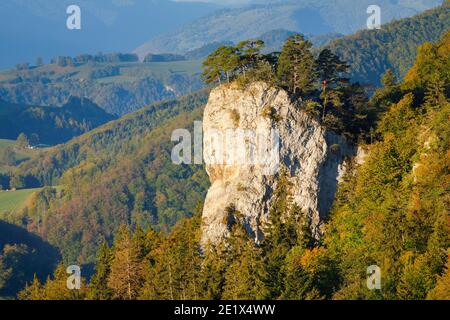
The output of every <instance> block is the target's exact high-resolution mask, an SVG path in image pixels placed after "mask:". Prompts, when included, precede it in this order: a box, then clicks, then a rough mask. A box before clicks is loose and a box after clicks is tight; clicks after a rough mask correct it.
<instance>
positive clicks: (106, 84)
mask: <svg viewBox="0 0 450 320" xmlns="http://www.w3.org/2000/svg"><path fill="white" fill-rule="evenodd" d="M37 60H38V61H36V63H22V64H18V65H17V66H16V68H15V69H12V70H5V71H1V72H0V99H2V100H4V101H7V102H11V103H15V104H20V105H39V106H55V107H61V106H63V105H64V104H65V103H66V101H67V100H68V99H69V98H70V97H71V96H75V97H85V98H88V99H89V100H91V101H92V102H94V103H95V104H97V105H98V106H99V107H101V108H102V109H104V110H105V111H106V112H108V113H110V114H115V115H119V116H121V115H124V114H127V113H130V112H133V111H136V110H138V109H140V108H142V107H144V106H147V105H149V104H151V103H154V102H157V101H162V100H165V99H174V98H176V97H180V96H183V95H186V94H189V93H191V92H196V91H198V90H200V89H201V88H202V87H203V83H202V81H201V79H200V64H201V63H200V62H199V61H195V60H194V61H193V60H191V61H157V62H154V61H148V62H146V63H143V62H139V61H136V60H137V57H136V56H135V55H133V54H122V53H116V54H101V53H99V54H96V55H91V54H80V55H77V56H75V57H69V56H57V57H54V58H52V60H51V61H50V63H49V64H45V63H43V61H42V60H41V59H37Z"/></svg>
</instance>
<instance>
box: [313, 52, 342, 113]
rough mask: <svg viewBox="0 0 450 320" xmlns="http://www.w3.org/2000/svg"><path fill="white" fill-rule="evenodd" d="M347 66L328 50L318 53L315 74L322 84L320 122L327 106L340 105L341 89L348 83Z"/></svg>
mask: <svg viewBox="0 0 450 320" xmlns="http://www.w3.org/2000/svg"><path fill="white" fill-rule="evenodd" d="M348 69H349V66H348V65H347V63H345V62H344V61H341V59H340V58H339V57H338V56H337V55H335V54H334V53H332V52H331V51H330V50H329V49H324V50H322V51H321V52H320V54H319V57H318V58H317V73H318V76H319V80H320V82H321V84H322V92H321V95H320V97H321V98H322V101H323V111H322V120H325V115H326V112H327V108H328V104H329V102H331V104H332V105H333V106H334V107H339V106H341V105H342V102H341V92H340V91H341V89H342V88H343V87H344V86H345V85H346V84H347V83H348V82H349V79H348V78H347V77H346V74H347V72H348Z"/></svg>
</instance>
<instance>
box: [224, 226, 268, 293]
mask: <svg viewBox="0 0 450 320" xmlns="http://www.w3.org/2000/svg"><path fill="white" fill-rule="evenodd" d="M227 241H228V244H227V246H229V249H228V250H229V254H230V257H229V259H230V264H229V265H228V266H227V269H226V272H225V277H224V280H225V284H224V288H223V294H222V299H225V300H247V299H248V300H260V299H267V298H268V297H269V294H270V293H269V289H268V288H267V286H266V284H265V283H264V280H265V279H266V277H267V272H266V269H265V266H264V259H263V255H262V250H261V249H260V248H258V247H257V246H256V245H255V242H254V240H253V239H251V238H250V237H249V235H248V233H247V231H246V230H245V229H244V227H243V226H242V225H240V224H239V223H236V224H235V225H234V226H233V227H232V232H231V236H230V237H229V238H228V239H227Z"/></svg>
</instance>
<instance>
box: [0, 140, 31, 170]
mask: <svg viewBox="0 0 450 320" xmlns="http://www.w3.org/2000/svg"><path fill="white" fill-rule="evenodd" d="M15 144H16V141H14V140H6V139H0V155H1V154H2V153H3V152H4V150H5V149H6V148H8V147H11V148H14V146H15ZM14 152H15V155H16V162H17V163H20V162H22V161H24V160H27V159H29V158H30V157H31V156H32V155H33V154H34V153H36V152H37V151H36V150H17V149H16V148H14ZM11 169H12V167H10V166H7V165H5V164H4V163H2V162H1V160H0V173H6V172H9V171H11Z"/></svg>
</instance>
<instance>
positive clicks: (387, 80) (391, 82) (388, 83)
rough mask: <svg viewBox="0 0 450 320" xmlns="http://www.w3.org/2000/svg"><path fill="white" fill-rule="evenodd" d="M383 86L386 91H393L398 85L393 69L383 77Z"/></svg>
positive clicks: (388, 70) (387, 71)
mask: <svg viewBox="0 0 450 320" xmlns="http://www.w3.org/2000/svg"><path fill="white" fill-rule="evenodd" d="M381 84H382V85H383V88H385V89H388V90H389V89H392V88H393V87H394V86H395V85H396V84H397V79H396V78H395V75H394V74H393V73H392V70H391V69H387V70H386V73H385V74H384V75H383V76H382V77H381Z"/></svg>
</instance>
